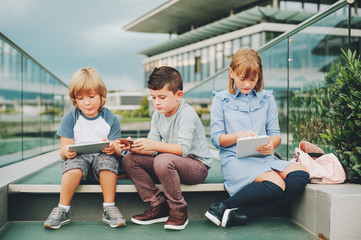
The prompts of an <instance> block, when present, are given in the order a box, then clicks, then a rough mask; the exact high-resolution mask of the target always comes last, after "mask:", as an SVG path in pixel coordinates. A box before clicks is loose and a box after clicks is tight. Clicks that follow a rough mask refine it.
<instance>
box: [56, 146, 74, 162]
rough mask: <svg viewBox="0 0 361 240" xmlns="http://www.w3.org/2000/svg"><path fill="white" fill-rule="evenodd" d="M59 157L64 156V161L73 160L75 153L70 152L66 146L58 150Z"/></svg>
mask: <svg viewBox="0 0 361 240" xmlns="http://www.w3.org/2000/svg"><path fill="white" fill-rule="evenodd" d="M60 156H64V157H65V159H72V158H75V156H76V152H74V151H70V150H69V147H68V146H64V147H62V148H61V149H60Z"/></svg>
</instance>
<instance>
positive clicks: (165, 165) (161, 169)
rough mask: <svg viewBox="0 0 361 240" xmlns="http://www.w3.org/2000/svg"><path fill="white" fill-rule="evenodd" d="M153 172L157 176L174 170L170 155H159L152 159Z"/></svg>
mask: <svg viewBox="0 0 361 240" xmlns="http://www.w3.org/2000/svg"><path fill="white" fill-rule="evenodd" d="M153 166H154V171H155V173H156V174H157V175H159V174H164V173H167V172H169V170H172V169H175V165H174V161H173V159H172V157H171V154H161V155H158V156H157V157H156V158H155V159H154V165H153Z"/></svg>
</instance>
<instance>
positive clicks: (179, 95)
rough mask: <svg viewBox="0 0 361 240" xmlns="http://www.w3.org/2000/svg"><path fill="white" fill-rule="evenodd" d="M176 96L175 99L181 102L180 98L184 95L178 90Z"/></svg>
mask: <svg viewBox="0 0 361 240" xmlns="http://www.w3.org/2000/svg"><path fill="white" fill-rule="evenodd" d="M176 94H177V98H178V99H179V100H181V99H182V97H183V95H184V93H183V91H180V90H179V91H178V92H177V93H176Z"/></svg>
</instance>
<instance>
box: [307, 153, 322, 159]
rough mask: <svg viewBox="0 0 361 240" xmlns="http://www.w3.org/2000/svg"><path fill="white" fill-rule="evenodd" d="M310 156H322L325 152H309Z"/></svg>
mask: <svg viewBox="0 0 361 240" xmlns="http://www.w3.org/2000/svg"><path fill="white" fill-rule="evenodd" d="M307 154H308V155H309V156H310V157H312V158H319V157H321V156H323V155H325V154H324V153H312V152H311V153H307Z"/></svg>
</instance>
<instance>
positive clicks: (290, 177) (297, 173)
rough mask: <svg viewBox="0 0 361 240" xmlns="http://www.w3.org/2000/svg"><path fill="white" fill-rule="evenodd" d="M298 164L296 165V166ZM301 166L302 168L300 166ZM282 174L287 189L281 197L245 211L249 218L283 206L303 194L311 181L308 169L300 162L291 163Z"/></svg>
mask: <svg viewBox="0 0 361 240" xmlns="http://www.w3.org/2000/svg"><path fill="white" fill-rule="evenodd" d="M295 165H296V166H295ZM299 167H301V168H299ZM280 176H282V177H285V180H284V181H285V184H286V190H285V192H284V193H283V195H282V196H281V198H280V199H278V200H276V201H274V202H271V203H268V204H265V205H261V206H255V207H252V208H249V209H247V210H246V211H245V214H246V215H247V217H248V218H249V219H252V218H254V217H257V216H259V215H262V214H264V213H266V212H268V211H270V210H272V209H274V208H277V207H279V206H282V205H283V204H285V203H286V202H288V201H290V200H291V199H292V198H294V197H297V196H298V195H299V194H301V193H302V192H303V190H304V188H305V186H306V185H307V183H308V182H309V178H310V175H309V174H308V172H307V171H305V170H303V167H302V166H299V165H298V164H290V165H289V166H288V167H287V168H286V169H285V170H284V171H283V172H280Z"/></svg>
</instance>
